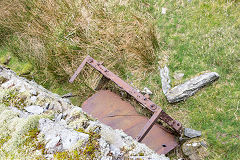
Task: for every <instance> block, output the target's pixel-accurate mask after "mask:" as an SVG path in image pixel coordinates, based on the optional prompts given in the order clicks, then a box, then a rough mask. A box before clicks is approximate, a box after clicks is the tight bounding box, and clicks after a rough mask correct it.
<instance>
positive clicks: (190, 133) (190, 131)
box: [184, 128, 202, 138]
mask: <svg viewBox="0 0 240 160" xmlns="http://www.w3.org/2000/svg"><path fill="white" fill-rule="evenodd" d="M201 135H202V132H201V131H196V130H194V129H191V128H185V129H184V136H186V137H189V138H195V137H200V136H201Z"/></svg>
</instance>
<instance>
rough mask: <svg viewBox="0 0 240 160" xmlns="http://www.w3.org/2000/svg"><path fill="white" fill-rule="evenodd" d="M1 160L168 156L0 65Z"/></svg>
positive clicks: (164, 159)
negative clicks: (159, 153)
mask: <svg viewBox="0 0 240 160" xmlns="http://www.w3.org/2000/svg"><path fill="white" fill-rule="evenodd" d="M0 157H1V158H2V159H101V160H111V159H140V158H141V159H154V160H167V159H168V158H167V157H165V156H164V155H158V154H156V153H155V152H154V151H152V150H151V149H149V148H148V147H147V146H146V145H144V144H141V143H138V142H137V141H135V140H134V139H133V138H132V137H130V136H128V135H126V134H125V133H124V132H123V131H121V130H114V129H112V128H110V127H109V126H106V125H104V124H102V123H101V122H99V121H98V120H96V119H94V118H92V117H91V116H89V115H87V114H86V113H85V112H83V111H82V109H81V108H80V107H78V106H74V105H73V104H71V102H70V101H69V100H68V99H66V98H61V97H60V96H59V95H57V94H54V93H51V92H50V91H48V90H46V89H45V88H43V87H42V86H40V85H38V84H36V83H35V82H33V81H29V80H27V79H25V78H22V77H19V76H17V75H16V74H15V73H14V72H13V71H11V70H8V69H6V68H4V67H2V66H0Z"/></svg>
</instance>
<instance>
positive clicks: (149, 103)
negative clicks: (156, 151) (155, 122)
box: [69, 56, 182, 134]
mask: <svg viewBox="0 0 240 160" xmlns="http://www.w3.org/2000/svg"><path fill="white" fill-rule="evenodd" d="M86 63H88V64H89V65H91V66H92V67H93V68H95V69H96V70H98V71H99V72H100V73H101V74H102V75H104V76H105V77H106V78H108V79H110V80H112V81H113V82H114V83H115V84H117V85H118V86H119V87H120V88H122V89H123V90H125V91H126V92H127V93H128V94H130V95H131V96H133V97H134V98H135V99H136V100H137V101H138V102H140V103H141V104H143V105H144V106H145V107H147V108H148V109H149V110H150V111H152V112H156V111H159V110H161V113H160V114H159V118H160V119H161V120H163V121H164V122H165V123H167V124H168V125H169V126H170V127H171V128H172V129H174V130H175V131H176V132H177V133H179V134H180V133H181V129H182V124H181V123H180V122H178V121H177V120H174V119H173V118H172V117H170V116H169V115H168V114H166V113H165V112H164V111H162V109H161V107H159V106H157V105H156V104H155V103H153V102H152V101H151V100H150V99H148V98H146V97H145V96H144V95H142V94H141V93H139V92H138V91H137V90H136V89H135V88H133V87H132V86H130V85H129V84H128V83H126V82H124V81H123V80H122V79H120V78H119V77H118V76H117V75H115V74H114V73H112V72H111V71H109V70H108V69H107V68H105V67H104V66H103V65H102V64H101V63H99V62H97V61H96V60H94V59H93V58H92V57H90V56H87V57H86V58H85V59H84V61H83V62H82V64H81V65H80V66H79V67H78V69H77V71H76V72H75V73H74V75H73V76H72V77H71V79H70V81H69V82H70V83H72V82H73V81H74V79H75V78H76V77H77V75H78V74H79V73H80V71H81V70H82V68H83V66H84V65H85V64H86ZM146 126H149V125H146ZM149 127H150V126H149ZM147 130H148V128H147Z"/></svg>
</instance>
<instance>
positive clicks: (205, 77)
mask: <svg viewBox="0 0 240 160" xmlns="http://www.w3.org/2000/svg"><path fill="white" fill-rule="evenodd" d="M218 78H219V75H218V74H217V73H216V72H210V73H204V74H202V75H200V76H197V77H195V78H192V79H190V80H188V81H187V82H185V83H183V84H180V85H178V86H176V87H174V88H172V89H171V90H169V91H168V92H167V93H166V94H165V95H166V97H167V100H168V101H169V102H170V103H176V102H179V101H183V100H186V99H187V98H188V97H190V96H192V95H194V94H195V93H196V92H197V91H198V90H200V89H201V88H202V87H204V86H206V85H208V84H210V83H212V82H214V81H216V80H217V79H218Z"/></svg>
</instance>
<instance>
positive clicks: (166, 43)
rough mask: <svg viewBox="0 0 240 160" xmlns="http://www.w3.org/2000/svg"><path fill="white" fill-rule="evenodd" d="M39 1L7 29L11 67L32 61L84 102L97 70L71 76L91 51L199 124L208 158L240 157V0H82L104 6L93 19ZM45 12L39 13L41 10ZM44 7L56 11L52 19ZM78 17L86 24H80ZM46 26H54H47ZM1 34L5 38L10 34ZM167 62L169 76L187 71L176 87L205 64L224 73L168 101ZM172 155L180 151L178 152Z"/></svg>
mask: <svg viewBox="0 0 240 160" xmlns="http://www.w3.org/2000/svg"><path fill="white" fill-rule="evenodd" d="M26 2H28V1H26ZM35 2H36V1H33V2H32V3H30V2H29V3H28V4H27V5H32V6H31V7H35V6H36V5H38V6H39V8H40V9H42V10H37V9H36V11H35V12H34V14H33V15H32V16H30V15H29V13H31V12H29V10H28V11H26V12H24V13H26V15H28V16H29V17H25V18H29V19H30V20H31V21H30V20H29V19H24V22H28V23H26V24H31V25H32V28H31V27H30V29H27V28H26V26H23V27H22V28H23V29H24V30H20V29H18V27H17V26H15V25H11V27H10V28H8V29H7V30H8V32H9V33H11V34H10V35H11V36H9V37H11V38H10V43H9V45H8V48H6V47H2V48H1V50H0V57H1V56H6V55H7V54H9V53H10V54H11V55H12V60H11V61H10V64H9V66H10V67H11V68H13V70H15V71H17V72H18V73H19V74H20V72H21V70H23V68H22V66H24V65H25V64H26V63H30V64H31V65H32V66H33V68H32V69H30V70H32V71H31V75H32V76H31V77H33V78H34V80H36V81H37V82H38V83H40V84H42V85H44V86H45V87H46V88H48V89H50V90H52V91H54V92H57V93H59V94H64V93H67V92H70V91H71V92H73V93H74V94H78V95H80V96H79V97H77V98H76V99H75V100H74V102H75V103H78V104H81V103H82V102H83V101H84V100H85V99H86V98H87V97H89V96H90V95H91V94H92V93H93V90H91V89H90V88H91V87H93V86H94V85H95V84H96V76H97V74H96V73H94V72H92V70H90V69H89V68H87V70H88V71H90V72H91V73H92V75H90V74H87V72H84V74H83V75H82V77H81V81H78V82H77V83H74V84H68V83H66V82H67V80H68V78H69V76H70V75H71V74H72V73H73V71H74V70H75V69H76V67H77V65H79V64H80V62H81V61H82V59H83V57H84V56H85V55H86V54H90V55H91V56H93V57H94V58H96V59H97V60H98V61H104V62H105V66H107V67H108V68H109V69H111V70H113V71H114V72H115V73H117V74H118V75H119V76H120V77H122V78H123V79H124V80H126V81H127V82H129V83H132V84H133V85H134V86H136V87H137V88H139V89H143V88H144V87H148V88H150V90H151V91H153V93H154V95H153V97H152V99H153V101H154V102H156V103H157V104H159V105H160V106H161V107H162V108H164V110H165V111H166V112H167V113H168V114H170V115H171V116H173V117H174V118H176V119H177V120H180V121H181V122H182V123H183V125H184V126H185V127H190V128H193V129H196V130H201V131H202V133H203V136H202V137H203V138H204V139H205V140H206V141H207V144H208V150H209V151H210V155H209V157H207V158H206V159H233V160H235V159H240V154H239V152H238V151H239V150H240V143H239V139H240V134H239V133H240V128H239V125H240V122H239V121H240V120H239V119H240V110H239V107H240V106H239V105H240V54H239V50H240V26H239V25H240V18H239V17H240V12H239V10H240V7H239V2H238V1H223V0H219V1H210V0H206V1H199V0H192V1H162V0H161V1H160V0H142V1H131V2H127V1H126V5H125V4H124V5H119V4H115V3H106V4H105V7H102V6H103V4H102V3H98V2H97V1H95V2H94V3H90V2H89V3H88V4H86V3H85V4H83V5H85V6H86V5H87V6H88V7H89V6H91V7H89V8H91V9H93V10H91V11H94V12H92V13H99V14H97V15H98V16H96V17H94V16H93V17H91V18H92V19H87V18H85V19H84V18H83V17H82V16H83V15H81V16H78V15H77V12H76V11H75V10H74V7H72V8H73V9H72V10H66V6H65V5H66V4H61V5H60V6H65V7H62V8H60V9H55V10H54V11H51V12H50V11H49V10H47V9H46V8H43V5H42V4H37V3H35ZM49 2H50V1H49ZM56 2H58V1H56ZM63 2H65V1H63ZM59 3H60V2H58V3H57V4H56V5H58V4H59ZM70 5H73V4H72V3H70ZM73 6H74V5H73ZM106 6H107V7H106ZM25 7H26V6H25ZM101 7H102V8H105V10H101V9H100V8H101ZM162 7H165V8H167V12H166V14H164V15H163V14H161V8H162ZM40 11H42V12H41V14H37V13H40ZM47 11H48V12H47ZM45 12H47V13H48V15H49V17H50V16H52V17H54V19H53V20H51V21H49V24H48V23H46V19H45V18H49V17H48V16H46V13H45ZM55 13H59V15H55ZM100 13H101V14H100ZM37 15H39V17H36V16H37ZM73 15H74V16H75V17H77V18H76V19H74V20H73V19H71V16H73ZM74 16H73V17H74ZM56 17H57V18H56ZM15 18H16V17H15ZM18 18H19V17H18ZM139 18H140V19H139ZM147 19H149V20H148V21H146V20H147ZM18 20H19V19H18ZM22 20H23V19H22ZM37 20H41V21H43V22H44V23H43V24H44V25H45V26H39V25H36V24H37V22H36V21H37ZM81 20H91V23H90V24H91V25H89V26H87V25H86V24H87V23H86V21H81ZM117 20H119V21H117ZM79 21H80V22H82V25H81V26H80V27H76V26H78V25H77V22H79ZM3 22H4V23H3ZM30 22H31V23H30ZM93 22H94V23H93ZM5 23H7V21H6V20H4V21H3V19H0V24H1V25H0V32H1V31H2V30H3V28H4V30H5V31H6V26H5V25H4V24H5ZM8 23H9V22H8ZM10 24H11V23H10ZM23 24H25V23H23ZM1 26H4V27H1ZM46 26H48V28H50V31H48V30H47V29H44V27H46ZM84 27H85V28H84ZM86 29H88V30H86ZM16 31H18V32H17V33H15V32H16ZM125 31H126V33H125ZM13 32H14V34H12V33H13ZM1 33H3V32H1ZM23 33H24V34H23ZM1 35H2V37H8V36H6V35H8V34H6V33H5V34H1ZM68 35H69V36H68ZM136 35H137V36H136ZM139 35H142V36H141V37H138V36H139ZM66 36H68V37H69V38H67V39H66ZM29 37H30V38H29ZM138 38H139V39H138ZM8 39H9V38H8ZM126 42H128V43H126ZM149 42H151V43H149ZM125 43H126V45H124V44H125ZM33 46H36V47H33ZM86 46H87V47H86ZM141 46H142V47H141ZM141 50H143V51H142V52H140V51H141ZM149 53H151V54H149ZM145 54H147V56H144V55H145ZM73 55H74V56H76V58H73V57H72V56H73ZM36 56H40V57H42V58H41V59H39V57H38V58H36ZM16 57H17V58H16ZM56 57H57V58H56ZM58 57H59V58H58ZM44 58H46V59H44ZM59 59H61V60H62V61H59ZM22 60H23V61H22ZM29 60H31V61H29ZM42 60H44V61H42ZM61 65H62V66H61ZM164 65H168V66H169V68H170V72H171V73H170V74H171V77H173V73H174V72H177V71H181V72H183V73H184V77H183V79H182V80H174V79H173V78H172V82H171V85H172V86H175V85H178V84H180V83H182V82H184V81H185V80H187V79H190V78H191V77H194V76H196V75H198V74H200V73H202V72H204V71H215V72H217V73H219V75H220V79H219V80H218V81H217V82H215V83H214V84H212V85H210V86H208V87H205V88H204V89H202V90H201V91H199V92H198V93H197V94H196V95H194V96H193V97H191V98H189V99H187V100H186V101H185V102H181V103H177V104H174V105H170V104H169V103H168V102H167V100H166V98H165V97H164V95H163V93H162V90H161V78H160V75H159V71H158V66H164ZM59 66H60V67H59ZM86 77H92V78H90V79H86ZM169 156H170V157H172V158H176V155H175V154H174V152H172V153H170V154H169Z"/></svg>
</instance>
